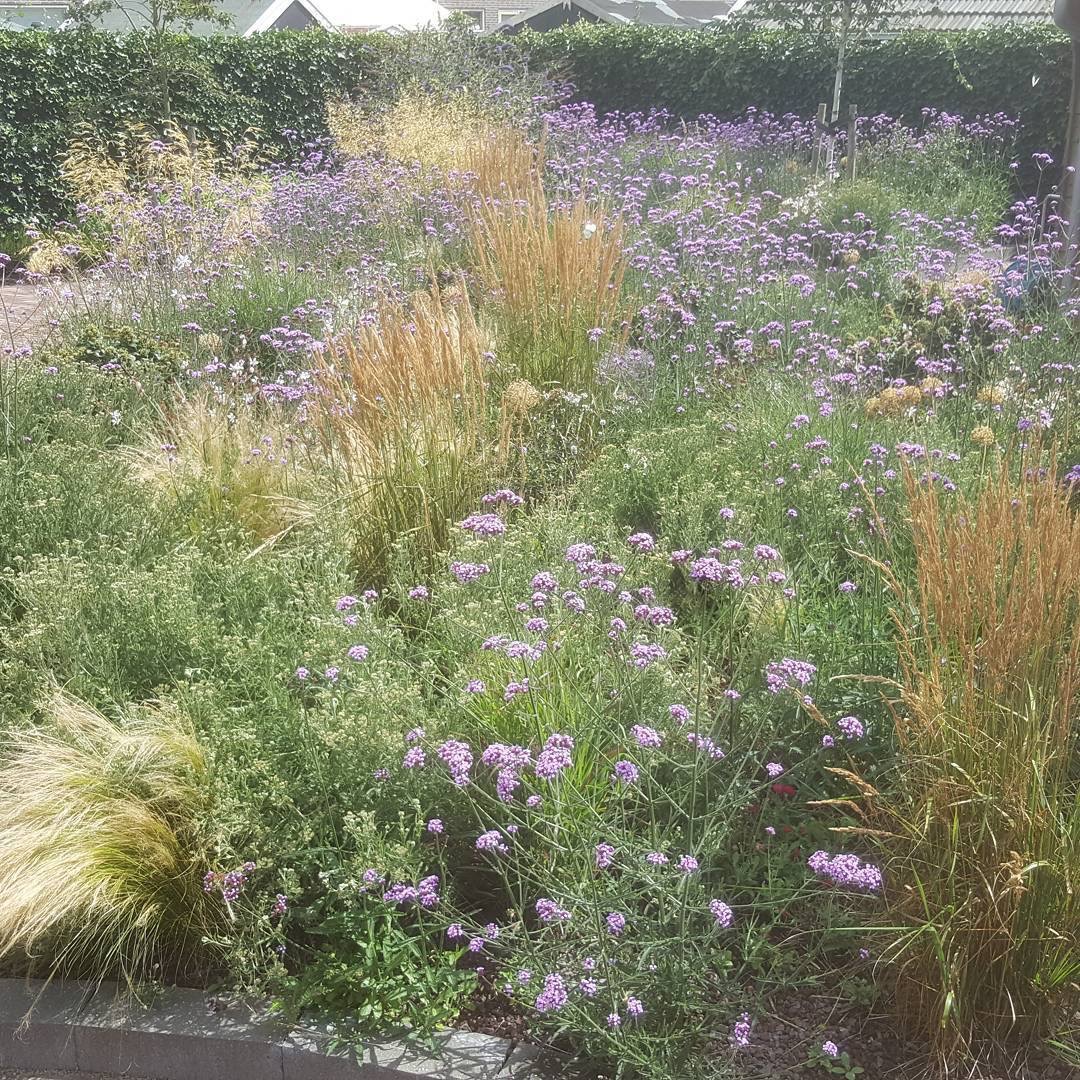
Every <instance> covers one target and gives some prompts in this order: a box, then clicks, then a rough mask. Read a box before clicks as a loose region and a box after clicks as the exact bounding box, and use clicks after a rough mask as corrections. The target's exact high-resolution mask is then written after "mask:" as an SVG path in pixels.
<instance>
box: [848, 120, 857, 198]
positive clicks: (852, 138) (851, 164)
mask: <svg viewBox="0 0 1080 1080" xmlns="http://www.w3.org/2000/svg"><path fill="white" fill-rule="evenodd" d="M858 138H859V106H858V105H849V106H848V121H847V178H848V180H854V179H855V154H856V151H857V150H858V145H857V144H858Z"/></svg>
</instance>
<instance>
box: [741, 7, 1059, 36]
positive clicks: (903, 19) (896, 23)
mask: <svg viewBox="0 0 1080 1080" xmlns="http://www.w3.org/2000/svg"><path fill="white" fill-rule="evenodd" d="M756 7H758V4H757V0H742V2H741V3H740V2H736V4H735V7H734V9H733V11H732V14H733V15H736V16H737V17H739V18H749V19H753V18H754V9H755V8H756ZM905 9H906V10H905ZM1053 17H1054V0H907V2H906V3H905V4H904V5H903V6H902V8H901V12H900V14H899V16H898V17H897V18H896V19H895V20H893V21H892V23H891V25H890V27H889V28H890V29H892V30H990V29H993V28H994V27H999V26H1014V25H1021V26H1033V25H1038V24H1040V23H1050V22H1052V21H1053Z"/></svg>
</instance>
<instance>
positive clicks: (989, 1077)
mask: <svg viewBox="0 0 1080 1080" xmlns="http://www.w3.org/2000/svg"><path fill="white" fill-rule="evenodd" d="M460 1024H461V1026H462V1027H465V1028H467V1029H468V1030H470V1031H479V1032H483V1033H484V1034H487V1035H497V1036H499V1037H501V1038H504V1039H512V1040H517V1041H522V1042H528V1041H529V1034H528V1024H527V1021H526V1018H525V1017H524V1016H523V1015H521V1014H520V1013H518V1012H516V1011H514V1010H513V1009H512V1008H510V1007H509V1006H508V1003H507V1001H506V999H505V997H503V996H502V995H501V994H500V993H498V991H497V990H495V989H494V988H493V987H488V988H486V989H485V990H482V991H481V992H480V993H479V994H478V995H477V996H476V998H475V999H474V1000H473V1003H472V1005H471V1006H470V1008H469V1010H468V1012H466V1013H464V1014H463V1015H462V1017H461V1018H460ZM826 1039H830V1040H832V1041H833V1042H835V1043H836V1044H837V1045H838V1046H839V1047H840V1049H841V1050H844V1051H847V1053H848V1054H849V1055H850V1057H851V1063H852V1065H855V1066H859V1067H861V1068H862V1069H863V1072H862V1073H861V1074H860V1076H859V1080H931V1078H933V1080H939V1078H940V1077H941V1075H942V1073H941V1071H940V1070H935V1069H934V1068H933V1067H932V1064H931V1062H930V1060H929V1057H928V1054H927V1050H926V1047H925V1046H924V1045H920V1044H919V1043H917V1042H914V1041H912V1040H910V1039H907V1038H905V1037H903V1036H902V1035H900V1034H898V1033H897V1032H896V1030H895V1029H894V1028H893V1026H892V1025H891V1023H890V1022H889V1020H888V1018H887V1017H885V1016H883V1015H880V1014H879V1013H876V1012H875V1011H874V1010H872V1009H867V1008H864V1007H860V1006H856V1005H851V1004H847V1003H843V1002H838V1000H837V998H836V995H835V994H828V993H823V994H811V993H804V994H799V993H792V994H790V995H788V996H786V997H783V998H780V999H778V1000H775V1001H774V1002H773V1003H772V1005H771V1007H770V1015H769V1016H766V1017H762V1018H761V1019H756V1020H755V1021H754V1027H753V1033H752V1035H751V1043H750V1046H748V1047H746V1048H745V1049H741V1050H738V1051H732V1050H731V1049H730V1048H729V1047H728V1046H727V1045H726V1044H724V1045H719V1046H717V1047H716V1051H717V1054H718V1056H720V1057H722V1058H724V1059H726V1060H729V1061H732V1062H733V1063H734V1064H735V1066H736V1069H737V1072H736V1075H737V1076H739V1077H741V1078H742V1080H781V1078H787V1077H800V1076H805V1077H807V1080H810V1078H812V1077H824V1076H826V1075H827V1074H826V1073H824V1072H823V1071H821V1070H820V1069H817V1068H810V1067H807V1061H808V1059H809V1058H810V1056H811V1054H812V1052H813V1051H814V1050H816V1049H817V1048H820V1046H821V1044H822V1043H823V1042H824V1041H825V1040H826ZM948 1075H949V1077H950V1080H951V1078H952V1077H956V1078H957V1080H1080V1069H1076V1068H1073V1067H1072V1066H1069V1065H1066V1064H1064V1063H1062V1062H1061V1061H1059V1060H1058V1059H1057V1058H1056V1057H1054V1056H1052V1055H1051V1054H1049V1053H1043V1052H1040V1051H1036V1052H1033V1053H1030V1054H1029V1055H1028V1056H1027V1058H1026V1059H1019V1058H1018V1059H1016V1060H1013V1061H1008V1062H1005V1063H1003V1064H1000V1065H996V1066H983V1067H982V1068H980V1069H977V1070H974V1071H971V1070H964V1071H963V1072H958V1071H953V1070H950V1072H949V1074H948ZM0 1080H3V1078H2V1077H0ZM673 1080H675V1078H673Z"/></svg>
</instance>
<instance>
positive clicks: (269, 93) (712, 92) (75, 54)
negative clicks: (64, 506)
mask: <svg viewBox="0 0 1080 1080" xmlns="http://www.w3.org/2000/svg"><path fill="white" fill-rule="evenodd" d="M402 45H403V43H402V41H401V40H400V39H394V38H390V37H385V36H379V35H370V36H343V35H331V34H324V33H321V32H311V31H304V32H301V33H290V32H285V33H274V34H262V35H256V36H254V37H251V38H237V37H224V36H219V37H214V38H176V39H174V46H175V48H176V49H177V51H178V56H179V58H180V61H181V62H180V63H179V64H178V65H176V74H175V76H174V78H173V80H172V84H171V88H170V92H171V99H172V109H173V115H174V117H175V118H176V119H177V120H178V121H179V122H181V123H184V124H188V123H190V124H194V125H195V127H196V128H197V129H198V131H199V132H200V135H201V136H202V137H204V138H209V139H211V140H213V141H214V142H216V143H219V144H225V143H228V142H229V141H233V140H236V139H238V138H239V137H241V136H242V135H243V134H244V133H245V132H246V131H248V130H256V131H258V132H259V133H260V138H261V139H262V140H263V143H264V145H265V147H266V150H267V152H268V153H269V154H271V155H273V156H275V157H278V158H284V157H288V156H289V155H290V154H292V153H294V152H295V151H296V149H297V147H298V146H300V145H301V144H302V143H303V142H304V141H305V140H307V139H310V138H312V137H316V136H320V135H323V134H325V104H326V101H327V99H328V98H330V97H333V96H336V95H341V94H356V93H357V92H360V93H366V94H369V95H372V96H374V97H382V98H385V97H387V96H388V95H391V94H392V93H393V86H394V85H395V84H396V83H397V82H398V81H400V79H401V77H402V75H403V74H407V73H406V72H403V71H402V70H400V68H401V64H400V63H398V64H397V65H395V57H396V58H397V59H398V60H399V61H400V60H401V59H402V54H401V50H402ZM478 48H480V49H481V50H487V49H492V48H495V49H498V48H504V49H507V48H508V49H510V50H511V51H514V52H516V51H519V50H520V51H523V52H527V53H529V54H530V55H531V57H532V63H534V64H542V65H545V66H549V67H551V68H552V69H556V70H558V71H559V72H561V73H562V74H563V75H565V76H566V77H567V78H569V79H570V80H571V81H572V82H573V83H574V85H575V86H576V87H577V92H578V96H579V97H580V98H582V99H585V100H589V101H592V102H594V103H595V104H596V105H597V107H598V108H599V109H600V110H603V111H606V110H610V109H617V110H622V111H635V110H647V109H649V108H652V107H654V106H656V107H664V108H668V109H670V110H671V111H673V112H675V113H676V114H678V115H681V116H684V117H694V116H697V115H698V114H700V113H703V112H714V113H717V114H720V115H734V114H738V113H741V112H742V111H744V110H745V109H746V108H748V107H750V106H757V107H758V108H762V109H768V110H770V111H772V112H777V113H784V112H797V113H801V114H804V115H809V114H812V113H813V111H814V108H815V106H816V104H817V102H819V101H824V100H826V98H827V97H828V95H829V90H830V87H831V80H832V73H831V62H830V57H829V56H828V55H827V54H826V53H824V52H823V51H822V50H821V49H819V48H818V47H817V46H816V45H815V43H814V42H813V41H811V40H809V39H808V38H807V37H806V36H804V35H801V34H795V33H778V32H766V31H752V30H735V31H723V32H717V31H671V30H655V29H650V28H645V27H633V26H619V27H612V26H600V25H588V24H583V23H579V24H577V25H576V26H574V27H571V28H567V29H565V30H560V31H556V32H554V33H549V34H522V35H519V36H518V37H516V38H513V39H509V40H506V39H501V38H500V39H497V40H496V39H492V38H486V39H483V40H482V41H478ZM0 71H2V72H3V74H2V75H0V229H2V228H3V226H4V225H5V224H8V223H11V222H14V221H22V220H25V219H27V218H31V217H38V218H41V219H45V220H48V219H50V218H53V217H55V216H56V215H58V214H62V213H64V212H65V210H66V209H67V200H66V194H65V192H64V191H63V190H62V187H61V185H60V183H59V178H58V172H57V165H58V157H59V155H61V154H62V153H63V151H64V149H65V147H66V146H67V144H68V142H69V140H70V139H71V137H72V135H73V134H74V132H75V130H76V128H77V127H78V125H79V124H80V123H81V122H83V121H91V122H93V123H95V124H96V125H98V127H99V130H102V131H105V132H108V131H112V130H118V129H119V128H120V127H121V126H122V125H123V124H124V123H125V122H129V121H143V122H149V123H154V122H157V121H159V120H160V119H161V118H160V116H158V115H157V113H158V112H159V111H160V109H159V106H158V104H157V101H158V95H156V94H155V92H154V89H153V87H152V85H151V80H150V79H149V78H148V77H147V60H146V48H145V43H144V40H143V39H142V38H141V37H140V36H139V35H129V36H128V37H126V38H119V39H118V38H116V37H112V36H109V35H106V34H100V33H91V32H88V31H79V32H75V33H58V32H45V31H24V32H20V33H15V32H10V31H8V32H3V31H0ZM1069 77H1070V51H1069V45H1068V40H1067V39H1066V38H1065V37H1064V35H1062V34H1060V33H1058V32H1057V31H1055V30H1054V29H1053V28H1050V27H1047V28H1036V29H1023V30H1021V29H1013V30H997V31H988V32H983V33H962V34H904V35H901V36H899V37H897V38H894V39H891V40H886V41H880V42H866V43H864V44H862V45H860V46H859V47H858V48H857V49H856V50H855V52H854V55H853V56H852V58H851V61H850V66H849V76H848V82H847V90H846V94H845V96H846V97H847V99H848V100H849V101H854V102H857V103H858V104H859V106H860V108H861V110H862V112H863V113H877V112H884V113H889V114H891V115H894V116H906V117H908V118H917V116H918V113H919V111H920V110H921V108H922V107H924V106H933V107H935V108H939V109H945V110H947V111H949V112H956V113H962V114H964V115H969V116H970V115H972V114H975V113H995V112H999V111H1001V112H1006V113H1010V114H1019V116H1020V117H1021V119H1022V121H1023V127H1022V135H1021V142H1020V148H1019V149H1020V152H1021V153H1023V154H1025V155H1026V154H1029V153H1031V152H1032V151H1034V150H1041V149H1050V150H1051V151H1053V150H1055V149H1056V148H1057V147H1058V146H1059V145H1060V143H1061V141H1062V135H1063V128H1064V119H1065V105H1066V102H1067V100H1068V86H1069ZM287 133H291V134H287Z"/></svg>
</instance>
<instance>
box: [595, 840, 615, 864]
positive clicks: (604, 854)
mask: <svg viewBox="0 0 1080 1080" xmlns="http://www.w3.org/2000/svg"><path fill="white" fill-rule="evenodd" d="M614 861H615V848H613V847H612V846H611V844H603V843H601V844H597V845H596V868H597V869H598V870H606V869H607V868H608V867H609V866H611V864H612V863H613V862H614Z"/></svg>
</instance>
